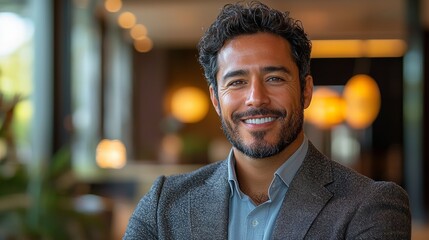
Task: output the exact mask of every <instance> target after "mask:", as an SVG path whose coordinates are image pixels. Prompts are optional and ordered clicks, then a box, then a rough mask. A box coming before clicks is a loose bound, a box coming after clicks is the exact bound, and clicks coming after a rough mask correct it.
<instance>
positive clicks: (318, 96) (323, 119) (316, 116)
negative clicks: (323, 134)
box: [305, 87, 345, 129]
mask: <svg viewBox="0 0 429 240" xmlns="http://www.w3.org/2000/svg"><path fill="white" fill-rule="evenodd" d="M344 112H345V103H344V100H343V99H342V98H341V96H340V94H339V93H338V92H336V91H334V90H331V89H329V88H328V87H319V88H317V89H316V90H315V91H314V93H313V98H312V100H311V104H310V106H309V107H308V108H307V109H306V110H305V119H306V121H309V122H310V123H312V124H314V125H316V126H318V127H320V128H323V129H326V128H330V127H332V126H335V125H337V124H339V123H341V122H342V121H343V120H344Z"/></svg>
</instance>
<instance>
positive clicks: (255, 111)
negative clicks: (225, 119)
mask: <svg viewBox="0 0 429 240" xmlns="http://www.w3.org/2000/svg"><path fill="white" fill-rule="evenodd" d="M256 115H259V116H264V115H270V116H276V117H279V118H286V116H287V112H286V111H285V110H276V109H268V108H251V109H249V110H247V111H245V112H235V113H233V114H232V120H233V121H234V122H237V121H240V119H241V118H244V117H251V116H256Z"/></svg>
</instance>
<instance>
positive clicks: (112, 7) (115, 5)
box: [104, 0, 122, 13]
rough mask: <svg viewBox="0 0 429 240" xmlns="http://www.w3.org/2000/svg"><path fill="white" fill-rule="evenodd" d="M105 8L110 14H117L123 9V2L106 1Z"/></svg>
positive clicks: (118, 0) (116, 0) (115, 0)
mask: <svg viewBox="0 0 429 240" xmlns="http://www.w3.org/2000/svg"><path fill="white" fill-rule="evenodd" d="M104 7H105V8H106V10H107V11H108V12H112V13H113V12H117V11H119V10H121V8H122V1H121V0H106V1H105V2H104Z"/></svg>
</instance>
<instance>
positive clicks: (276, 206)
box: [228, 137, 308, 240]
mask: <svg viewBox="0 0 429 240" xmlns="http://www.w3.org/2000/svg"><path fill="white" fill-rule="evenodd" d="M307 150H308V140H307V138H306V137H304V141H303V143H302V144H301V146H300V147H299V148H298V150H297V151H296V152H295V153H294V154H293V155H292V156H291V157H290V158H289V159H288V160H287V161H285V163H284V164H283V165H282V166H280V168H279V169H277V171H276V172H275V173H274V176H273V181H272V182H271V185H270V187H269V190H268V197H269V199H268V201H266V202H264V203H262V204H260V205H258V206H256V205H255V204H254V203H253V201H252V200H251V199H250V198H249V197H248V196H247V195H245V194H244V193H243V192H242V191H241V190H240V187H239V183H238V181H237V176H236V172H235V157H234V154H232V151H231V153H230V155H229V157H228V182H229V185H230V187H231V198H230V200H229V223H228V239H229V240H240V239H242V240H251V239H260V240H268V239H271V236H272V233H273V229H274V223H275V221H276V218H277V214H278V212H279V210H280V207H281V205H282V203H283V199H284V197H285V195H286V192H287V190H288V188H289V186H290V183H291V182H292V179H293V177H294V176H295V174H296V172H297V171H298V169H299V168H300V167H301V164H302V162H303V161H304V158H305V155H306V154H307Z"/></svg>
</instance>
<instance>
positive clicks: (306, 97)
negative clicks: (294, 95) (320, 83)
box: [302, 75, 313, 109]
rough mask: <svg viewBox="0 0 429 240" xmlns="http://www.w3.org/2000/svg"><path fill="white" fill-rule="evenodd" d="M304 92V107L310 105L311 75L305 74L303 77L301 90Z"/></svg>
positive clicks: (311, 94)
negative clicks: (303, 84) (302, 88)
mask: <svg viewBox="0 0 429 240" xmlns="http://www.w3.org/2000/svg"><path fill="white" fill-rule="evenodd" d="M302 94H304V109H305V108H308V106H310V102H311V98H312V96H313V77H312V76H311V75H307V77H305V88H304V91H303V92H302Z"/></svg>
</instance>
